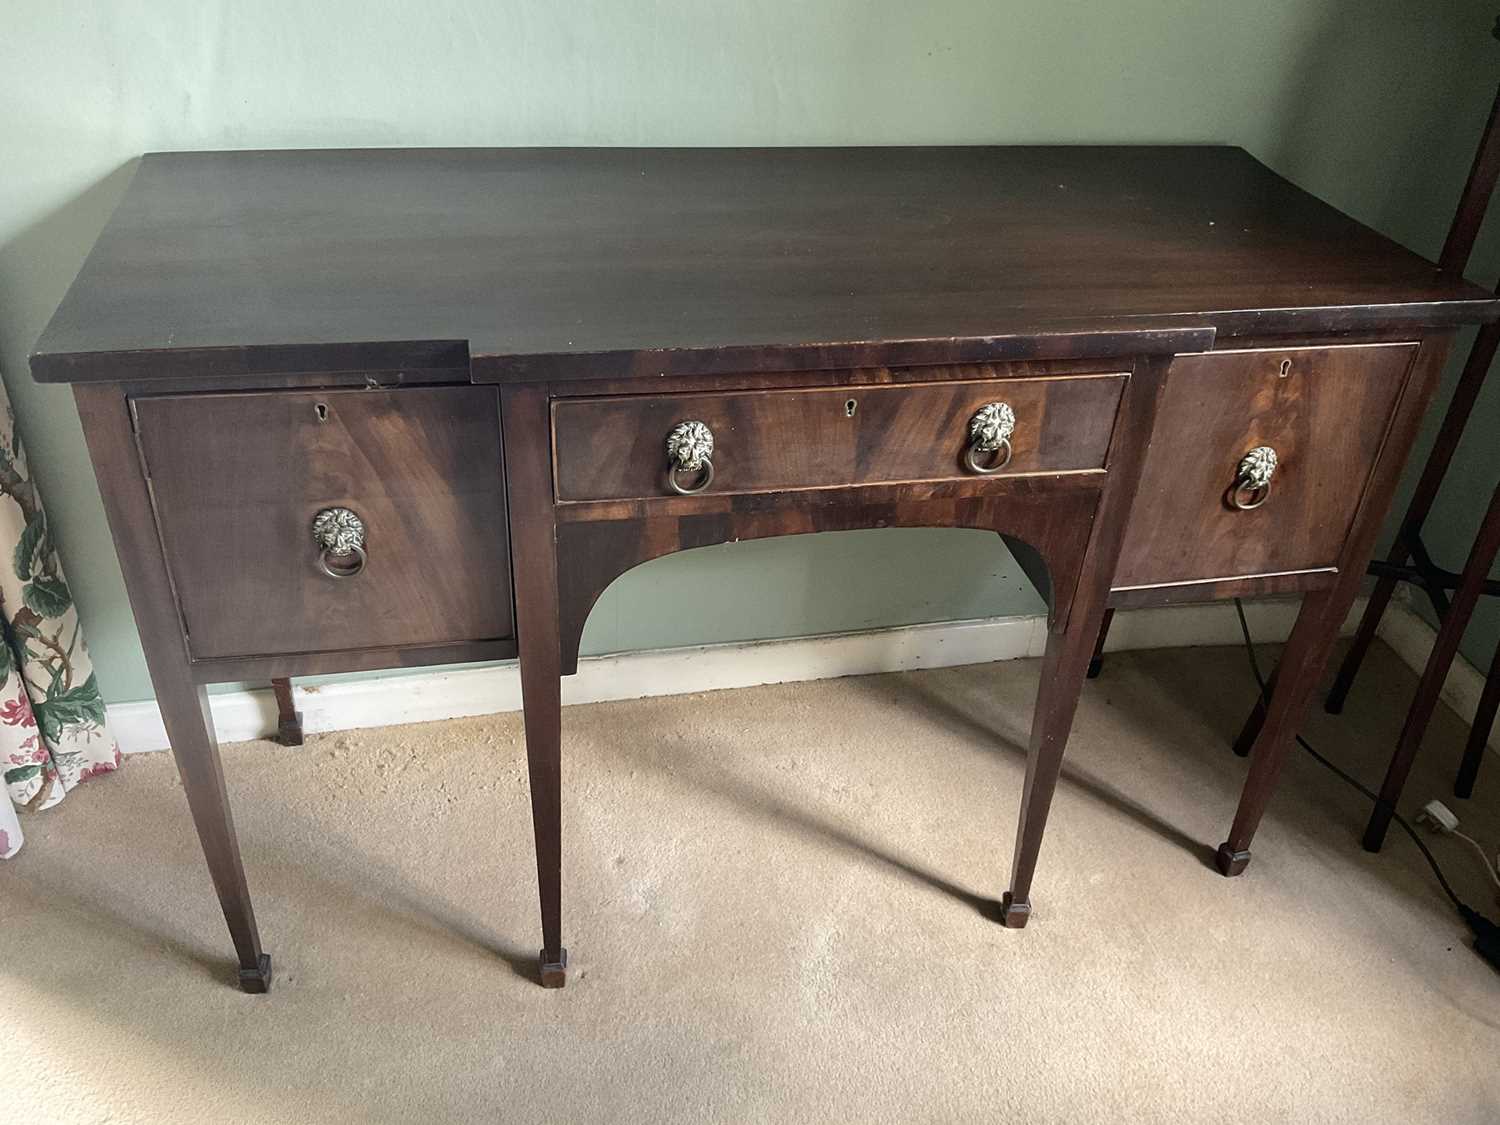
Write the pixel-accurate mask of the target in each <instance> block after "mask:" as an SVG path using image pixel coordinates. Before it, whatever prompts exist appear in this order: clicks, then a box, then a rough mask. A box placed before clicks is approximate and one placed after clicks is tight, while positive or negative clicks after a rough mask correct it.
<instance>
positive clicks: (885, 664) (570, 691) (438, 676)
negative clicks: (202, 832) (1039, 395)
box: [109, 599, 1478, 754]
mask: <svg viewBox="0 0 1500 1125" xmlns="http://www.w3.org/2000/svg"><path fill="white" fill-rule="evenodd" d="M1297 604H1298V603H1297V601H1296V600H1295V599H1292V600H1287V599H1274V600H1266V601H1257V602H1249V603H1247V604H1246V607H1245V609H1246V614H1247V616H1248V618H1249V621H1250V627H1251V629H1252V630H1253V632H1254V635H1255V638H1256V640H1257V641H1258V642H1259V641H1267V642H1275V641H1284V640H1285V639H1286V638H1287V635H1288V634H1289V633H1290V632H1291V628H1292V622H1293V620H1294V619H1295V618H1296V614H1297ZM1362 608H1363V599H1361V601H1360V602H1357V603H1356V605H1355V608H1354V610H1353V611H1352V612H1351V615H1350V621H1348V622H1346V623H1345V626H1344V628H1345V631H1346V632H1347V631H1348V630H1349V629H1350V628H1351V627H1352V622H1353V621H1355V620H1357V619H1358V614H1359V611H1360V610H1361V609H1362ZM1398 614H1399V615H1400V616H1401V617H1402V618H1403V620H1404V619H1405V618H1408V617H1409V618H1411V620H1412V621H1415V622H1416V623H1417V624H1418V625H1420V626H1422V627H1423V628H1425V625H1423V624H1422V622H1420V621H1419V620H1418V619H1417V618H1415V617H1414V616H1413V615H1412V614H1411V611H1410V610H1408V609H1406V608H1405V607H1404V606H1392V608H1391V611H1390V612H1389V613H1387V614H1386V620H1387V622H1389V621H1390V620H1391V619H1392V618H1393V617H1395V616H1397V615H1398ZM1403 627H1405V628H1408V630H1409V628H1410V627H1409V626H1403ZM1429 633H1430V630H1429ZM1239 640H1240V633H1239V624H1238V622H1237V621H1236V619H1235V615H1234V608H1233V606H1232V605H1230V604H1228V603H1224V602H1218V603H1210V604H1203V605H1186V606H1169V607H1164V608H1159V609H1133V610H1122V611H1120V612H1119V613H1117V614H1116V615H1115V621H1114V625H1113V626H1112V627H1111V628H1110V632H1109V643H1108V645H1107V646H1106V648H1107V650H1108V651H1111V652H1114V651H1119V650H1121V649H1138V648H1178V647H1186V646H1193V645H1227V644H1237V643H1238V642H1239ZM1045 644H1046V620H1045V618H1044V617H1042V616H1040V615H1037V616H1031V617H993V618H984V619H980V620H975V621H954V622H948V623H944V624H939V625H910V626H904V627H901V628H895V629H877V630H870V631H867V632H859V633H838V634H832V635H826V636H816V637H799V638H794V639H790V640H772V641H749V642H743V643H736V644H718V645H706V646H702V647H695V648H675V649H662V650H656V651H649V652H623V653H615V654H611V655H608V656H591V657H585V658H584V659H582V660H580V661H579V662H578V674H577V675H576V676H569V677H567V678H566V679H564V680H563V702H564V703H597V702H600V701H603V700H609V699H639V698H641V697H643V696H650V695H682V694H686V693H689V692H699V691H714V690H717V689H720V688H735V687H750V686H753V685H755V684H773V683H790V682H794V681H798V680H820V679H832V678H835V677H838V676H861V675H868V674H871V673H875V672H900V671H906V670H908V669H912V668H942V667H948V666H951V665H957V664H983V663H988V662H990V661H996V660H1019V659H1023V658H1026V657H1036V656H1041V655H1042V649H1043V648H1044V646H1045ZM1393 647H1395V645H1394V642H1393ZM1397 651H1401V649H1399V648H1398V649H1397ZM1403 658H1404V659H1407V660H1408V662H1410V658H1407V657H1406V656H1405V655H1404V654H1403ZM1469 670H1470V672H1473V669H1472V668H1471V669H1469ZM1474 675H1476V676H1477V675H1478V673H1474ZM1452 680H1453V677H1450V683H1451V682H1452ZM1465 690H1467V689H1465ZM294 692H295V696H296V700H297V709H298V710H299V711H301V712H302V722H303V729H304V730H306V731H307V732H309V733H313V732H318V731H331V730H353V729H355V728H359V727H383V726H394V725H396V724H398V723H422V722H429V721H433V720H437V719H455V718H460V717H463V716H468V715H490V714H495V713H497V712H501V711H519V710H520V709H521V686H520V679H519V676H518V673H517V670H516V666H515V664H514V663H509V664H501V665H494V666H491V667H484V668H459V669H452V670H447V671H444V670H441V669H437V670H434V671H430V672H416V673H404V674H403V673H392V674H390V675H385V676H378V677H372V678H366V679H359V680H347V681H343V682H336V683H323V684H311V685H294ZM1474 697H1475V699H1476V700H1477V698H1478V695H1477V690H1476V691H1475V692H1474ZM212 707H213V716H214V727H215V729H216V730H217V731H218V735H219V740H220V741H221V742H244V741H248V740H250V739H256V738H265V737H267V736H268V735H270V734H272V733H273V732H274V731H275V730H276V701H275V699H274V697H273V696H272V695H271V692H270V690H269V688H267V689H262V690H255V691H231V692H224V693H221V694H216V695H214V696H212ZM1470 714H1472V707H1471V710H1470ZM109 721H110V726H111V728H112V730H113V732H114V735H115V738H116V739H117V740H118V741H119V743H120V749H121V750H123V751H124V752H125V753H128V754H130V753H139V752H142V751H149V750H165V749H166V748H167V735H166V730H165V728H164V727H163V726H162V721H161V712H160V711H158V710H157V707H156V703H155V702H154V701H153V700H145V701H142V702H139V703H116V704H112V705H111V706H110V707H109Z"/></svg>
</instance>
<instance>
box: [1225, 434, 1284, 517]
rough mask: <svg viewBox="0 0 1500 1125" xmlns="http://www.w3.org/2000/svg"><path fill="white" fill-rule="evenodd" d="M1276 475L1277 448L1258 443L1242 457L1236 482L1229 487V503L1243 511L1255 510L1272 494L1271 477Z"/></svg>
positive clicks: (1236, 471)
mask: <svg viewBox="0 0 1500 1125" xmlns="http://www.w3.org/2000/svg"><path fill="white" fill-rule="evenodd" d="M1275 475H1276V450H1274V449H1272V448H1271V447H1270V446H1269V445H1257V446H1256V447H1255V448H1254V449H1252V450H1251V451H1250V452H1249V453H1247V454H1245V455H1244V456H1243V457H1241V458H1240V465H1239V468H1238V469H1237V470H1235V477H1234V484H1233V485H1231V486H1230V488H1229V503H1230V505H1231V506H1232V507H1235V508H1238V509H1239V510H1240V511H1242V512H1249V511H1253V510H1255V509H1256V508H1259V507H1260V506H1261V505H1262V504H1264V503H1265V502H1266V501H1267V500H1268V499H1270V496H1271V478H1272V477H1273V476H1275Z"/></svg>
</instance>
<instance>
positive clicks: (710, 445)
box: [667, 421, 714, 496]
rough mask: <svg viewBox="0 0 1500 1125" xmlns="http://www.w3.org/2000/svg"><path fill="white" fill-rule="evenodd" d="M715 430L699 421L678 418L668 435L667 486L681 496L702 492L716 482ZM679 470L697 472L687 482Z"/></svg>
mask: <svg viewBox="0 0 1500 1125" xmlns="http://www.w3.org/2000/svg"><path fill="white" fill-rule="evenodd" d="M713 453H714V432H713V431H712V430H710V429H709V428H708V426H706V425H705V424H704V423H702V422H697V421H688V422H679V423H677V425H675V426H673V427H672V432H671V433H670V434H668V435H667V487H668V488H670V489H671V490H672V491H673V492H676V493H677V494H679V495H681V496H692V495H693V494H694V493H697V492H702V491H703V490H704V489H705V488H707V487H708V486H709V485H711V484H713V482H714V461H713ZM679 473H696V474H697V476H696V477H694V478H691V479H690V480H689V482H688V483H687V484H683V483H682V481H681V480H679V479H678V474H679Z"/></svg>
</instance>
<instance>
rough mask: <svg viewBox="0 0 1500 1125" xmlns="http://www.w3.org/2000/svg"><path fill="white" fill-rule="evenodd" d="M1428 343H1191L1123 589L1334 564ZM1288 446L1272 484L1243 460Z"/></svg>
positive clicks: (1133, 526) (1159, 442) (1161, 434)
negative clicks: (1248, 479) (1240, 346)
mask: <svg viewBox="0 0 1500 1125" xmlns="http://www.w3.org/2000/svg"><path fill="white" fill-rule="evenodd" d="M1416 347H1417V346H1416V344H1414V343H1413V344H1405V343H1402V344H1358V345H1349V346H1344V347H1326V348H1264V349H1259V348H1258V349H1252V350H1244V351H1220V352H1207V353H1204V354H1201V355H1184V356H1178V357H1177V358H1176V359H1175V360H1174V361H1173V363H1172V369H1171V371H1170V372H1169V374H1168V376H1167V383H1166V388H1165V390H1164V391H1163V398H1162V402H1161V410H1160V413H1159V415H1158V417H1157V421H1156V428H1155V437H1154V438H1153V440H1152V443H1151V448H1150V450H1149V452H1148V453H1147V455H1146V463H1145V466H1144V468H1143V470H1142V478H1141V488H1140V492H1139V493H1138V494H1137V496H1136V501H1135V507H1134V510H1133V513H1132V516H1131V521H1130V527H1129V529H1128V530H1127V532H1126V535H1125V544H1124V549H1123V551H1122V552H1121V555H1120V563H1119V566H1118V568H1117V569H1116V573H1115V582H1114V586H1115V588H1116V589H1130V588H1139V587H1142V586H1161V585H1171V584H1175V583H1181V582H1199V581H1205V580H1209V579H1216V578H1241V577H1249V576H1256V575H1267V574H1285V573H1290V572H1297V571H1309V570H1321V569H1327V568H1329V567H1332V566H1334V565H1335V564H1336V563H1337V561H1338V557H1339V552H1340V549H1341V548H1342V547H1343V544H1344V539H1345V537H1346V536H1347V535H1348V532H1349V528H1350V525H1351V524H1352V522H1353V520H1354V514H1355V511H1356V509H1357V507H1358V505H1359V501H1360V498H1361V497H1362V496H1363V494H1364V491H1365V488H1366V487H1367V485H1368V482H1369V478H1370V471H1371V469H1372V467H1373V466H1374V463H1375V459H1376V457H1377V456H1378V455H1379V452H1380V448H1381V445H1382V443H1383V442H1384V439H1385V434H1386V430H1387V428H1388V426H1389V424H1390V421H1391V410H1392V409H1393V408H1394V405H1395V402H1396V398H1397V396H1398V394H1399V393H1400V390H1401V386H1402V384H1403V382H1404V381H1405V378H1406V373H1407V369H1408V368H1409V367H1410V365H1411V361H1412V357H1413V356H1414V355H1415V354H1416ZM1260 447H1269V448H1270V449H1272V450H1274V451H1275V457H1276V467H1275V470H1274V472H1273V473H1272V476H1271V481H1270V484H1269V487H1268V488H1267V490H1266V492H1265V494H1264V496H1260V495H1258V494H1256V493H1255V492H1254V491H1253V490H1247V491H1242V492H1241V493H1240V496H1239V500H1240V503H1241V504H1246V503H1254V502H1255V501H1257V500H1260V501H1261V503H1260V504H1259V506H1257V507H1253V508H1250V509H1248V510H1245V509H1244V508H1241V507H1236V505H1235V502H1234V489H1235V483H1236V480H1237V479H1238V475H1239V468H1240V463H1241V461H1242V459H1243V458H1244V457H1245V456H1246V455H1247V454H1248V453H1250V451H1251V450H1253V449H1257V448H1260Z"/></svg>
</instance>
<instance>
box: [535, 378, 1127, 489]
mask: <svg viewBox="0 0 1500 1125" xmlns="http://www.w3.org/2000/svg"><path fill="white" fill-rule="evenodd" d="M966 370H968V371H974V370H976V369H974V368H969V369H966ZM979 370H982V369H979ZM1126 379H1127V376H1126V375H1124V374H1105V375H1064V376H1055V377H1050V378H1020V379H982V378H981V379H963V380H955V381H951V382H923V383H897V384H880V385H869V386H866V385H861V386H843V387H815V388H809V389H798V390H774V391H765V390H760V391H743V392H723V393H709V394H697V393H691V394H673V395H622V396H612V397H605V398H577V399H559V400H557V401H556V402H554V404H553V408H552V431H553V444H554V468H555V472H556V481H555V485H556V489H557V498H558V500H559V501H563V502H567V501H586V500H624V499H643V498H649V497H656V496H662V497H666V496H672V495H674V491H673V489H672V488H671V486H670V485H669V483H668V479H667V478H668V469H669V467H670V466H669V461H668V455H667V438H668V435H669V434H670V433H671V432H672V431H673V429H674V427H676V426H677V425H679V424H680V423H682V422H686V421H698V422H702V423H704V424H705V425H706V426H708V428H709V430H710V431H711V432H712V435H713V454H712V461H713V469H714V475H713V480H712V483H711V484H710V485H708V487H707V488H706V489H705V491H706V492H707V493H710V494H713V493H729V494H732V493H744V492H769V491H781V490H785V489H797V488H820V487H834V486H841V485H851V484H853V485H860V484H885V483H895V482H901V481H930V480H945V479H950V478H952V479H959V478H964V477H968V476H971V475H972V473H971V471H970V470H969V469H968V468H966V466H965V464H964V453H965V450H966V448H967V445H968V441H969V422H970V419H971V418H972V417H973V416H974V415H975V413H976V412H978V411H979V410H980V409H981V408H982V407H984V406H985V405H986V404H987V403H992V402H1003V403H1005V404H1007V405H1008V406H1009V407H1010V408H1011V410H1012V412H1013V413H1014V416H1015V429H1014V432H1013V433H1012V434H1011V436H1010V439H1009V440H1010V443H1011V456H1010V460H1009V462H1007V463H1006V464H1005V467H1004V469H1003V470H1001V472H1000V473H999V474H997V475H998V476H1014V475H1017V474H1026V473H1060V472H1083V471H1089V470H1099V469H1102V468H1103V467H1104V463H1105V455H1106V453H1107V452H1108V449H1109V439H1110V433H1111V431H1112V430H1113V428H1114V421H1115V413H1116V410H1117V409H1118V407H1119V402H1120V394H1121V391H1122V390H1123V388H1124V386H1125V382H1126ZM980 461H981V463H983V464H988V463H989V462H988V461H986V460H984V459H983V458H981V459H980ZM679 479H682V480H685V481H686V482H687V483H688V485H689V486H692V485H694V484H697V483H699V482H701V480H702V477H701V475H699V474H693V473H684V474H681V476H680V478H679Z"/></svg>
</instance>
